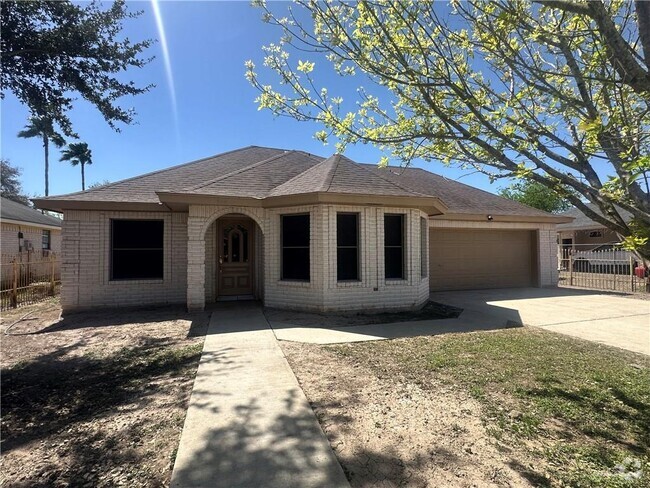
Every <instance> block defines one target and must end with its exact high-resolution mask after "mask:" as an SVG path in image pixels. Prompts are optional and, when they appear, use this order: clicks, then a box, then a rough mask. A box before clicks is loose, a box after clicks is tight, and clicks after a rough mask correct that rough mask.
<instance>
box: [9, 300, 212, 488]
mask: <svg viewBox="0 0 650 488" xmlns="http://www.w3.org/2000/svg"><path fill="white" fill-rule="evenodd" d="M34 315H35V316H36V321H35V322H26V323H25V324H20V325H19V326H16V327H15V328H14V329H12V332H15V333H17V334H23V335H16V336H6V337H5V338H3V343H2V350H3V351H2V352H3V356H4V360H3V369H2V454H3V457H2V461H1V465H2V468H1V471H2V477H3V480H2V482H1V483H0V485H3V486H4V485H6V486H16V487H23V486H24V487H27V486H30V487H38V486H43V487H45V486H48V487H49V486H54V487H58V486H92V487H108V486H129V487H131V486H141V487H144V486H161V485H166V484H167V483H168V481H169V476H170V474H171V467H172V466H173V462H174V454H175V450H176V448H177V446H178V441H179V437H180V432H181V429H182V425H183V421H184V418H185V410H186V407H187V401H188V399H189V394H190V392H191V387H192V382H193V379H194V376H195V374H196V368H197V366H198V362H199V359H200V355H201V349H202V342H203V341H202V339H203V334H204V332H205V327H206V326H207V316H206V315H205V314H196V315H194V316H190V315H188V314H185V313H184V312H182V311H177V310H172V309H162V310H148V311H147V310H145V311H123V312H122V311H119V312H117V311H116V312H111V313H95V314H90V313H88V314H79V315H75V316H73V317H72V318H69V319H64V320H63V321H61V322H57V323H54V324H53V323H49V324H48V323H47V321H45V322H43V321H42V320H41V318H43V317H50V315H51V314H50V311H49V310H43V313H41V314H39V312H38V310H37V311H36V313H35V314H34ZM50 320H51V319H50ZM39 321H40V322H39ZM41 322H42V323H41ZM5 351H7V354H5Z"/></svg>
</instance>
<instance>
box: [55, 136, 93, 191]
mask: <svg viewBox="0 0 650 488" xmlns="http://www.w3.org/2000/svg"><path fill="white" fill-rule="evenodd" d="M59 161H70V164H71V165H72V166H81V190H82V191H84V190H85V189H86V173H85V169H84V168H85V166H86V165H87V164H93V153H92V151H91V150H90V148H89V147H88V144H87V143H85V142H72V143H70V144H68V147H66V148H65V149H64V150H63V151H61V158H60V159H59Z"/></svg>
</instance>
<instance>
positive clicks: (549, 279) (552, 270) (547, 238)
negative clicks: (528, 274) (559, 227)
mask: <svg viewBox="0 0 650 488" xmlns="http://www.w3.org/2000/svg"><path fill="white" fill-rule="evenodd" d="M536 234H537V249H538V251H539V255H538V266H539V268H538V271H539V286H557V281H558V271H557V242H556V231H555V229H550V230H548V229H539V230H538V231H537V232H536Z"/></svg>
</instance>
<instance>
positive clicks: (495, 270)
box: [429, 229, 534, 291]
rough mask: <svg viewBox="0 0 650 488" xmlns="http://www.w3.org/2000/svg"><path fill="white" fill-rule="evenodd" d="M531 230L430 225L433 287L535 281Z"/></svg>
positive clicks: (463, 287) (512, 284)
mask: <svg viewBox="0 0 650 488" xmlns="http://www.w3.org/2000/svg"><path fill="white" fill-rule="evenodd" d="M533 255H534V253H533V239H532V232H531V231H508V230H459V229H430V236H429V267H430V270H429V271H430V274H429V284H430V288H431V290H432V291H438V290H471V289H481V288H511V287H523V286H531V285H532V284H533V269H534V268H533Z"/></svg>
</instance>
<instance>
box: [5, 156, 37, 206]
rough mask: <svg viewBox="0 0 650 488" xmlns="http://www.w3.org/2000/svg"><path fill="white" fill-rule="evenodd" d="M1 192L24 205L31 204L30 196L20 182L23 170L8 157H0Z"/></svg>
mask: <svg viewBox="0 0 650 488" xmlns="http://www.w3.org/2000/svg"><path fill="white" fill-rule="evenodd" d="M0 165H2V167H1V168H0V194H1V195H2V197H3V198H8V199H9V200H13V201H14V202H18V203H22V204H23V205H31V204H30V201H29V197H28V196H27V195H25V194H24V193H23V186H22V184H21V183H20V175H21V174H22V171H21V170H20V168H18V167H16V166H12V164H11V163H10V162H9V160H7V159H4V158H3V159H0Z"/></svg>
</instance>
